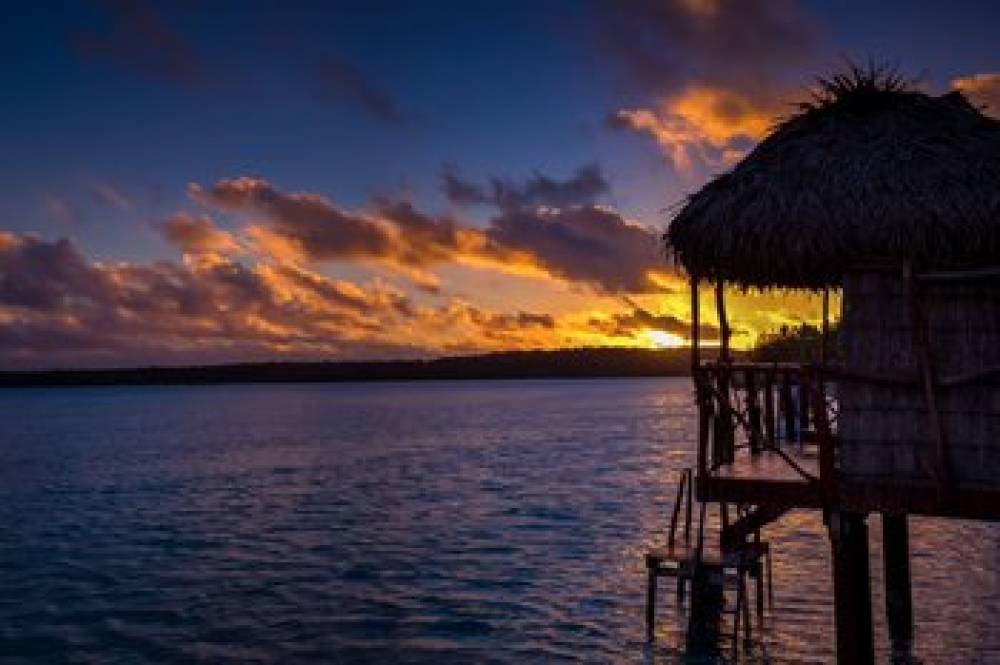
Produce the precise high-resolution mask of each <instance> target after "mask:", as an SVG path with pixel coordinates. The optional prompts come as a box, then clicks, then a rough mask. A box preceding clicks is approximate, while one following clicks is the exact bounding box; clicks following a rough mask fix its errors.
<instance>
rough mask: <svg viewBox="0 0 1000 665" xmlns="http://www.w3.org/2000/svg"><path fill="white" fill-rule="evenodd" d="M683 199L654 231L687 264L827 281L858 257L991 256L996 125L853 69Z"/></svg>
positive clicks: (782, 282) (960, 260) (921, 263)
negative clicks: (663, 225) (668, 221)
mask: <svg viewBox="0 0 1000 665" xmlns="http://www.w3.org/2000/svg"><path fill="white" fill-rule="evenodd" d="M821 85H822V88H821V92H820V93H819V94H818V96H817V98H816V99H815V100H814V101H813V102H811V103H807V104H802V105H801V106H800V109H799V112H798V113H797V114H796V115H795V116H793V117H791V118H789V119H787V120H785V121H783V122H782V123H780V124H779V125H778V126H777V127H776V128H775V129H774V131H773V132H772V133H771V134H770V135H769V136H768V137H767V138H766V139H764V140H763V141H762V142H761V143H760V144H759V145H758V146H757V147H756V148H755V149H754V150H753V151H752V152H751V153H750V154H748V155H747V156H746V157H745V158H744V159H743V160H742V161H741V162H740V163H738V164H737V165H736V166H735V167H734V168H733V170H732V171H730V172H729V173H726V174H724V175H721V176H719V177H717V178H715V179H714V180H712V181H711V182H709V183H708V184H707V185H705V186H704V187H703V188H702V189H701V190H700V191H699V192H698V193H696V194H694V195H693V196H691V197H690V199H689V200H688V201H687V203H686V205H684V207H683V208H682V209H681V210H680V212H679V213H678V214H677V216H676V217H675V218H674V220H673V221H672V223H671V225H670V227H669V229H668V230H667V232H666V234H665V240H666V242H667V245H668V249H670V250H672V251H673V253H674V256H675V258H676V259H677V260H678V261H679V262H680V263H681V264H682V265H683V266H684V267H685V268H686V269H687V271H688V272H689V273H691V274H695V275H698V276H699V277H701V278H705V279H711V280H715V279H719V278H721V279H723V280H725V281H730V282H735V283H737V284H740V285H742V286H745V287H746V286H750V287H760V288H771V287H792V288H822V287H824V286H837V285H839V284H840V283H841V279H842V276H843V273H844V271H845V269H846V268H847V267H848V266H849V265H851V264H856V263H860V262H865V261H869V260H879V261H881V260H892V261H903V260H908V261H911V262H912V263H913V264H914V265H915V266H916V267H918V268H924V269H927V268H934V269H942V268H947V267H951V266H954V265H958V264H961V265H968V264H974V265H984V264H987V265H997V264H1000V122H998V121H996V120H994V119H992V118H989V117H987V116H985V115H984V114H983V113H982V112H980V111H979V110H978V109H976V108H975V107H973V106H972V105H971V104H970V103H969V102H968V101H967V100H966V99H965V98H964V97H963V96H962V95H961V94H960V93H958V92H952V93H949V94H946V95H943V96H940V97H934V96H930V95H927V94H924V93H922V92H918V91H914V90H911V89H908V88H907V86H906V85H905V84H903V83H902V82H901V80H900V79H899V78H898V77H896V76H894V75H886V74H885V73H884V72H882V71H875V70H873V71H872V72H869V73H865V72H860V71H859V70H854V71H853V72H852V75H851V76H846V77H835V78H833V79H830V80H826V81H821Z"/></svg>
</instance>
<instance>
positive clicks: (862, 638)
mask: <svg viewBox="0 0 1000 665" xmlns="http://www.w3.org/2000/svg"><path fill="white" fill-rule="evenodd" d="M866 519H867V516H866V515H864V514H862V513H848V512H831V513H830V515H829V519H828V527H829V530H830V544H831V549H832V554H833V596H834V598H833V604H834V615H835V620H836V623H837V662H838V663H839V664H840V665H868V664H870V663H874V662H875V638H874V636H873V630H872V604H871V578H870V576H869V571H868V524H867V523H866Z"/></svg>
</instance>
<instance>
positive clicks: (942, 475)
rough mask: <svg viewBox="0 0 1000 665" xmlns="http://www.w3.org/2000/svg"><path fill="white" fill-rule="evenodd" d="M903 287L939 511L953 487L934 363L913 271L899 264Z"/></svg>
mask: <svg viewBox="0 0 1000 665" xmlns="http://www.w3.org/2000/svg"><path fill="white" fill-rule="evenodd" d="M903 285H904V287H905V290H906V299H907V301H908V302H909V306H910V308H909V309H910V327H911V328H912V332H913V346H914V351H915V352H916V355H917V362H918V364H919V365H920V374H921V378H922V382H923V387H924V401H925V402H926V404H927V417H928V420H929V421H930V429H931V432H932V433H933V435H934V464H933V469H934V475H935V481H936V482H937V487H938V499H939V501H940V502H941V505H942V508H945V507H947V506H949V505H950V504H951V503H952V502H953V501H954V491H955V487H954V484H953V481H952V476H951V463H950V460H949V457H948V441H947V434H946V433H945V429H944V422H943V421H942V420H941V413H940V410H939V409H938V401H937V378H936V376H935V371H934V363H933V360H932V358H931V353H930V346H929V343H928V340H927V321H926V320H925V318H924V313H923V308H922V307H921V304H920V294H919V293H918V292H917V288H916V285H915V284H914V280H913V269H912V268H911V266H910V264H908V263H907V264H904V265H903Z"/></svg>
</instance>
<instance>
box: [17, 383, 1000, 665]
mask: <svg viewBox="0 0 1000 665" xmlns="http://www.w3.org/2000/svg"><path fill="white" fill-rule="evenodd" d="M0 408H2V409H3V411H2V413H3V414H4V415H3V417H4V426H3V428H2V429H0V590H2V592H0V656H3V657H6V658H8V659H11V660H12V661H13V662H18V661H19V660H21V661H24V662H28V661H35V660H51V661H60V660H74V661H79V662H129V663H131V662H191V661H199V660H200V661H212V662H215V661H220V660H225V661H241V662H282V663H286V662H298V661H304V660H310V659H313V660H319V661H326V662H329V661H331V660H332V661H334V662H373V663H385V662H420V663H429V662H433V663H440V662H445V663H447V662H496V663H522V662H539V661H541V662H558V661H560V660H566V661H578V660H583V661H587V662H675V661H677V660H679V659H680V658H681V656H680V650H681V649H682V646H683V631H682V628H681V627H679V625H678V622H677V621H676V620H675V618H676V615H677V611H676V608H674V607H672V606H671V605H672V602H673V600H672V594H669V593H666V594H663V595H662V596H661V598H662V599H663V600H662V605H663V606H662V608H661V610H660V612H659V615H660V617H661V621H660V622H659V636H658V642H657V646H656V647H655V649H653V650H649V649H647V647H646V646H645V644H644V642H643V618H642V617H643V614H642V609H643V601H644V595H643V592H644V588H645V571H644V567H643V563H642V553H643V552H644V550H645V549H646V548H647V547H650V546H653V545H657V544H660V543H662V542H663V539H664V528H665V525H666V522H667V519H668V515H669V513H668V509H669V503H670V501H671V499H672V496H673V487H672V484H673V482H674V480H675V478H676V473H675V471H676V470H677V469H679V468H681V467H683V466H685V465H689V464H690V463H691V462H692V451H693V441H692V438H693V410H692V404H691V400H690V390H689V384H688V382H687V381H685V380H601V381H535V382H492V383H485V382H483V383H480V382H459V383H423V384H374V385H328V386H311V385H310V386H297V385H290V386H222V387H170V388H139V389H136V388H127V389H118V388H92V389H64V390H35V391H32V390H25V391H5V392H0ZM872 526H873V529H872V532H873V535H874V534H878V533H879V528H878V526H879V525H878V520H877V519H873V520H872ZM912 530H913V536H912V542H911V550H912V554H913V564H912V566H913V572H914V576H915V580H914V608H915V614H916V621H917V635H916V647H915V649H916V652H917V654H918V655H919V657H920V658H921V659H922V660H923V662H926V663H955V662H986V661H990V660H993V661H1000V634H996V633H995V631H994V630H993V627H994V623H995V618H996V616H997V615H998V613H1000V599H998V591H1000V579H998V574H1000V548H998V540H1000V530H998V529H997V527H995V526H990V525H982V524H975V523H958V522H946V521H932V520H915V521H914V522H913V523H912ZM766 537H767V538H768V539H769V540H770V541H771V542H772V543H773V544H774V548H775V594H776V596H775V607H774V610H773V611H772V612H770V613H769V614H768V616H767V619H766V621H767V623H768V625H769V628H768V630H767V631H766V633H765V634H764V635H763V638H762V639H761V640H759V641H758V643H757V644H756V645H755V646H754V653H753V657H754V658H755V659H756V660H758V661H760V660H770V661H771V662H828V661H829V660H830V659H831V655H832V653H831V650H832V637H831V627H832V608H831V605H830V602H829V591H830V579H829V568H828V565H829V561H828V551H827V549H828V546H827V542H826V540H825V537H824V532H823V528H822V524H821V522H820V520H819V518H818V517H817V516H816V515H814V514H808V513H794V514H792V515H789V516H786V517H785V518H784V519H783V520H782V521H781V522H780V523H779V525H778V526H774V527H770V528H769V530H768V531H767V534H766ZM879 557H880V551H879V547H878V542H877V540H873V543H872V572H873V588H874V589H875V590H876V596H875V599H874V603H875V604H874V613H875V615H876V617H877V618H878V620H879V623H878V625H877V626H876V641H877V642H878V644H879V645H880V647H881V648H882V653H881V657H883V658H884V657H885V645H886V643H887V638H886V635H885V627H884V621H883V620H882V615H883V607H884V605H883V600H882V595H881V589H880V584H881V576H880V570H879V568H880V565H879V564H880V558H879ZM756 636H757V637H760V636H759V635H756ZM5 662H6V661H5Z"/></svg>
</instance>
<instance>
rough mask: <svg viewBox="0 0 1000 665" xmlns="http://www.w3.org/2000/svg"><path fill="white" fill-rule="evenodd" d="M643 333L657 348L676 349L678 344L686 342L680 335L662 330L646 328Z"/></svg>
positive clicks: (682, 344) (681, 344)
mask: <svg viewBox="0 0 1000 665" xmlns="http://www.w3.org/2000/svg"><path fill="white" fill-rule="evenodd" d="M644 334H645V335H646V339H648V340H649V341H650V342H652V344H653V346H655V347H657V348H659V349H676V348H677V347H679V346H684V344H685V343H686V340H685V339H684V338H683V337H681V336H680V335H675V334H673V333H668V332H665V331H663V330H647V331H646V332H645V333H644Z"/></svg>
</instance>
